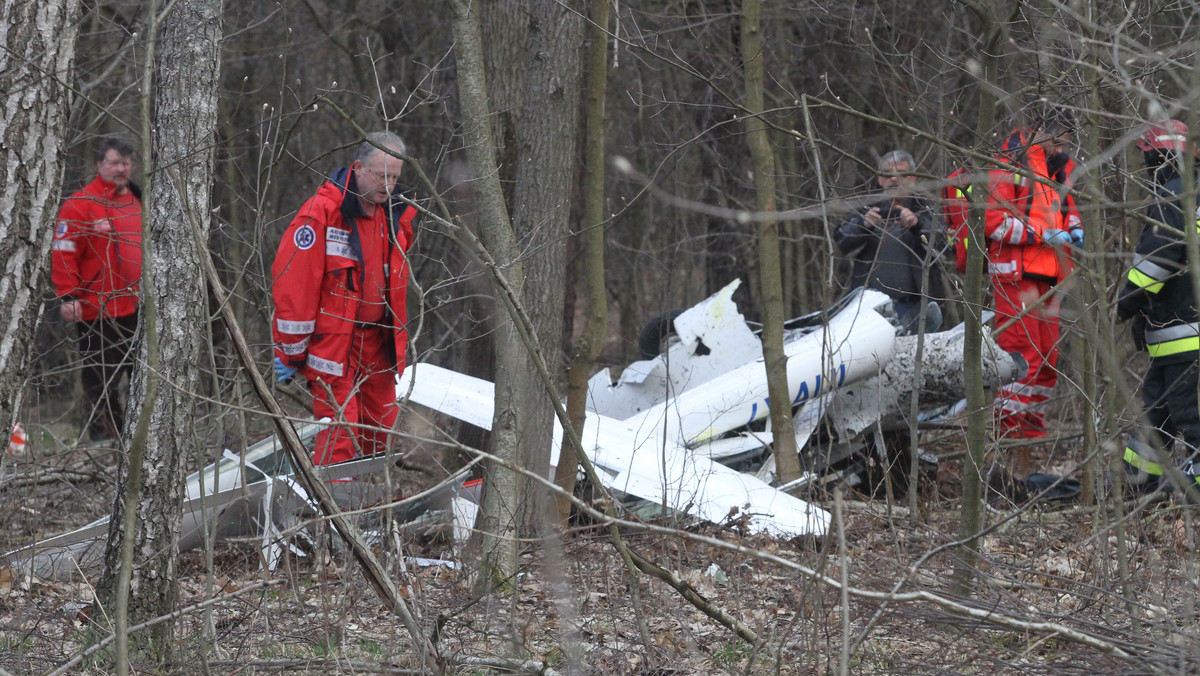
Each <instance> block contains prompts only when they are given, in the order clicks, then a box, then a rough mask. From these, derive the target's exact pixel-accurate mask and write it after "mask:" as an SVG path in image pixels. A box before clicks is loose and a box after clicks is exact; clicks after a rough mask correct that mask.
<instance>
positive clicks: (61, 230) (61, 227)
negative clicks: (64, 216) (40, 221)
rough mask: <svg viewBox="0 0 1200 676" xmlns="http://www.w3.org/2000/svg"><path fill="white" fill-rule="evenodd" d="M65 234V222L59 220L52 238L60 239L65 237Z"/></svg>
mask: <svg viewBox="0 0 1200 676" xmlns="http://www.w3.org/2000/svg"><path fill="white" fill-rule="evenodd" d="M66 236H67V222H66V221H59V222H58V227H57V228H55V229H54V238H55V239H62V238H63V237H66Z"/></svg>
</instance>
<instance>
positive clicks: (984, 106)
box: [954, 2, 1000, 595]
mask: <svg viewBox="0 0 1200 676" xmlns="http://www.w3.org/2000/svg"><path fill="white" fill-rule="evenodd" d="M978 11H980V12H981V14H980V15H979V17H978V18H979V20H980V23H982V24H983V26H982V31H981V32H982V34H983V35H984V40H983V43H982V44H981V48H980V50H979V60H980V63H981V66H982V70H981V76H980V77H981V79H980V86H979V118H978V120H977V121H976V124H975V149H976V150H977V151H978V153H979V154H981V155H984V154H987V153H988V151H989V150H990V149H991V145H992V142H991V131H992V125H993V124H994V123H995V106H996V95H995V91H994V90H993V89H992V83H993V82H995V78H996V70H997V66H998V64H997V58H996V56H995V54H996V51H995V48H996V45H997V43H999V41H1000V24H999V20H998V19H997V17H996V8H995V4H994V3H992V2H984V3H980V5H979V7H978ZM985 170H986V167H980V168H979V169H978V171H980V172H983V171H985ZM973 184H974V189H973V190H971V191H970V197H971V212H970V218H969V220H968V226H967V229H968V234H967V237H968V241H969V242H971V243H972V244H974V243H976V242H986V241H987V239H986V238H985V237H984V236H983V217H984V216H983V212H984V207H985V206H986V204H985V202H986V200H987V194H988V189H987V185H988V183H987V178H986V176H984V177H980V178H979V179H978V180H976V181H973ZM967 252H968V253H967V273H966V286H965V289H964V293H963V297H964V298H963V300H964V303H965V306H966V310H967V316H966V322H965V323H966V335H965V336H964V338H963V378H964V379H965V381H966V386H967V411H968V413H967V456H966V458H964V459H963V467H962V475H963V489H962V512H963V516H962V523H961V524H960V526H959V537H960V538H962V539H964V540H967V543H966V544H965V545H963V548H962V549H961V550H960V552H959V556H957V557H956V558H955V561H954V587H955V591H956V593H958V594H962V595H966V594H967V593H968V592H969V590H970V588H971V583H972V581H973V580H974V579H975V561H976V558H977V557H978V551H979V541H978V540H977V539H975V535H976V534H977V533H978V532H979V529H980V527H981V526H982V525H983V510H982V505H981V503H980V501H981V500H982V498H983V473H984V467H983V465H984V453H985V451H986V448H987V426H988V418H989V417H990V416H991V413H992V408H991V402H990V401H987V400H986V399H985V398H984V395H985V392H984V389H983V362H982V359H981V357H982V355H983V331H984V326H983V317H982V314H981V313H982V310H983V294H984V286H985V281H986V279H985V277H984V274H985V273H984V261H985V258H986V253H985V247H984V246H983V245H980V246H971V247H969V248H968V250H967Z"/></svg>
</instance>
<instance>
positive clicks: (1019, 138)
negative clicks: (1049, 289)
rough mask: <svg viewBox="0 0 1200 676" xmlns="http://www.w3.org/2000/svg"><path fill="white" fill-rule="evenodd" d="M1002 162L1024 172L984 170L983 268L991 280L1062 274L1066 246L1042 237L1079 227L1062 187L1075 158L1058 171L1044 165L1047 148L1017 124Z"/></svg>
mask: <svg viewBox="0 0 1200 676" xmlns="http://www.w3.org/2000/svg"><path fill="white" fill-rule="evenodd" d="M997 160H998V161H999V162H1000V163H1001V164H1002V165H1005V164H1007V165H1009V166H1016V167H1019V168H1021V169H1023V170H1024V171H1025V172H1026V175H1022V174H1020V173H1016V172H1014V171H1011V170H1009V169H1005V168H1003V167H1001V168H998V169H993V170H991V171H990V172H989V179H988V184H989V185H988V206H987V214H986V216H985V219H984V234H985V236H986V237H987V239H988V273H989V274H991V276H992V279H993V281H997V282H1014V281H1017V280H1019V279H1026V278H1032V279H1044V280H1049V281H1052V282H1057V281H1060V280H1062V279H1063V278H1064V277H1066V276H1067V273H1069V272H1070V271H1071V267H1072V264H1071V260H1070V257H1069V256H1068V255H1067V253H1066V251H1065V250H1063V249H1061V248H1056V247H1053V246H1051V245H1049V244H1047V243H1046V242H1045V233H1046V231H1047V230H1049V229H1056V230H1070V229H1071V228H1074V227H1079V222H1080V221H1079V213H1078V211H1077V210H1076V208H1075V202H1074V199H1073V198H1071V196H1070V195H1069V194H1068V193H1067V190H1068V189H1069V187H1070V186H1069V182H1068V181H1067V177H1068V176H1070V173H1071V170H1072V168H1073V167H1074V164H1073V163H1072V162H1070V161H1068V162H1067V164H1066V166H1065V167H1064V168H1063V169H1061V170H1060V171H1057V172H1053V174H1054V175H1051V170H1050V169H1048V168H1047V166H1046V151H1045V149H1044V148H1042V147H1041V146H1039V145H1031V144H1030V142H1029V136H1028V133H1027V132H1024V131H1022V130H1017V131H1014V132H1013V133H1012V135H1011V136H1010V137H1009V138H1008V141H1006V142H1005V150H1004V153H1003V154H1002V155H999V156H997Z"/></svg>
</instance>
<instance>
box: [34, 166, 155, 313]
mask: <svg viewBox="0 0 1200 676" xmlns="http://www.w3.org/2000/svg"><path fill="white" fill-rule="evenodd" d="M140 194H141V191H140V190H139V189H138V188H137V186H136V185H134V184H132V183H131V184H130V189H129V191H128V192H126V193H124V194H120V195H118V194H117V193H116V186H115V185H113V184H112V183H106V182H104V181H102V180H101V179H100V177H99V176H97V177H96V179H95V180H93V181H92V182H91V183H89V184H88V185H87V186H86V187H84V189H83V190H80V191H79V192H77V193H75V194H73V195H71V196H70V197H68V198H67V201H66V202H65V203H64V204H63V206H62V209H61V210H60V211H59V212H58V224H57V226H56V228H55V230H54V245H53V247H52V248H51V251H50V280H51V281H52V282H53V283H54V290H55V293H57V294H58V295H59V296H60V297H62V298H64V299H65V300H72V299H73V300H79V301H83V308H82V313H81V314H82V316H81V317H80V318H81V319H82V320H83V321H89V322H90V321H95V320H96V319H97V318H98V317H100V316H101V315H103V316H105V317H125V316H128V315H131V314H133V313H135V312H137V308H138V290H139V288H140V284H141V279H142V202H141V199H139V198H140Z"/></svg>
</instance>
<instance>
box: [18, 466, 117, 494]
mask: <svg viewBox="0 0 1200 676" xmlns="http://www.w3.org/2000/svg"><path fill="white" fill-rule="evenodd" d="M102 478H103V477H102V476H101V474H100V473H99V472H77V471H74V470H69V469H56V470H48V471H40V470H39V471H36V472H22V473H20V474H13V475H12V476H9V477H8V478H7V479H6V480H5V481H4V483H0V490H5V489H8V488H28V487H30V486H45V485H46V484H56V483H60V482H65V483H75V482H80V483H83V482H91V481H100V480H101V479H102Z"/></svg>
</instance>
